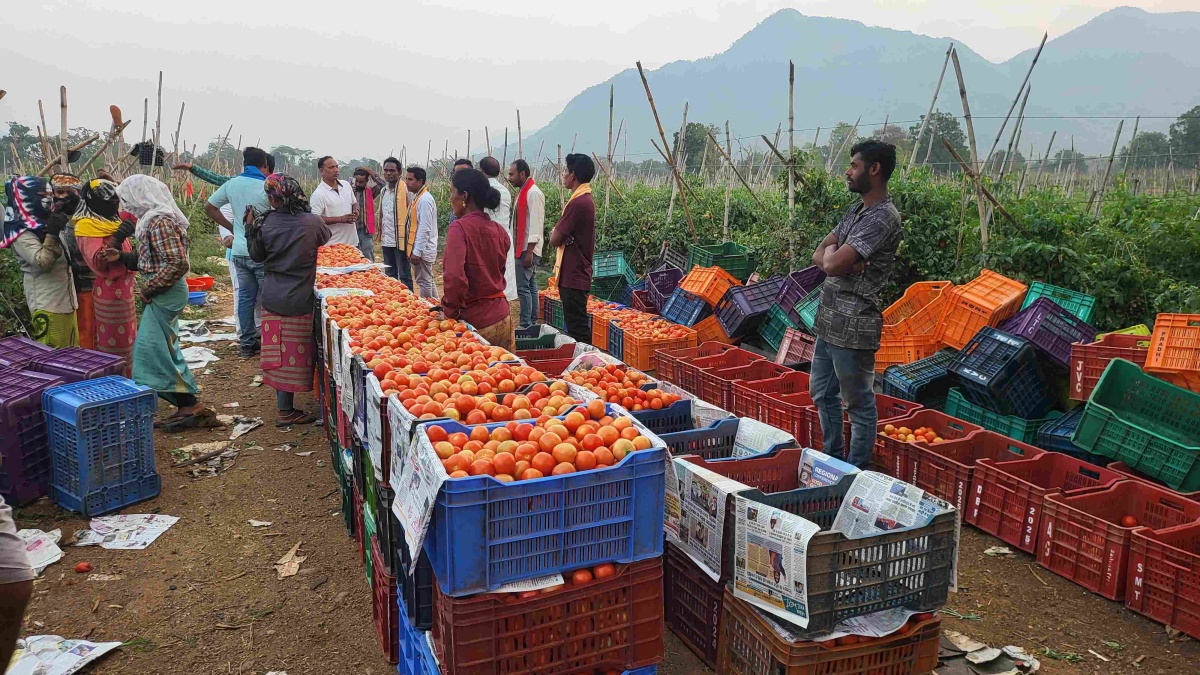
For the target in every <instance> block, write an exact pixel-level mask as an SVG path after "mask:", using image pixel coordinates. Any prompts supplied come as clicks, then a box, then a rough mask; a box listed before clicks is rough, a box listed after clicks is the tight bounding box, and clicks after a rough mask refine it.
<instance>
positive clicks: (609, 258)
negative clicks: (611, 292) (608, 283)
mask: <svg viewBox="0 0 1200 675" xmlns="http://www.w3.org/2000/svg"><path fill="white" fill-rule="evenodd" d="M609 277H619V278H621V279H623V280H624V281H625V284H626V285H628V284H632V283H633V282H634V280H636V279H637V273H635V272H634V271H633V268H632V267H630V265H629V263H628V262H626V261H625V252H624V251H597V252H596V254H595V255H594V256H592V279H593V280H595V279H604V278H609Z"/></svg>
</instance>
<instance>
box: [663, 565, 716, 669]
mask: <svg viewBox="0 0 1200 675" xmlns="http://www.w3.org/2000/svg"><path fill="white" fill-rule="evenodd" d="M663 593H664V596H665V597H664V600H665V602H666V608H665V616H664V619H665V621H666V625H667V628H670V629H671V631H672V632H673V633H675V635H676V636H677V637H678V638H679V640H680V641H681V642H683V644H685V645H687V647H688V649H691V650H692V653H694V654H695V655H696V656H697V657H698V658H699V659H700V660H701V661H703V662H704V663H705V665H707V666H708V667H709V668H715V667H716V665H717V644H718V643H719V642H720V638H721V614H722V613H723V612H722V603H723V601H724V599H725V585H724V584H722V583H720V582H718V581H713V579H712V577H710V576H709V575H708V574H706V573H705V572H704V571H703V570H701V569H700V568H699V567H698V566H697V565H696V563H695V562H693V561H692V559H691V558H689V557H688V555H687V554H686V553H684V552H683V551H680V550H679V549H678V548H676V547H675V545H674V544H671V543H669V542H668V543H667V548H666V555H665V556H664V560H663Z"/></svg>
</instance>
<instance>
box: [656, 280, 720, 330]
mask: <svg viewBox="0 0 1200 675" xmlns="http://www.w3.org/2000/svg"><path fill="white" fill-rule="evenodd" d="M658 313H659V315H660V316H662V318H664V319H667V320H668V321H673V322H675V323H677V324H679V325H681V326H694V325H696V324H697V323H698V322H700V320H701V319H704V318H706V317H709V316H712V308H711V307H709V306H708V303H706V302H705V300H704V298H702V297H700V296H698V295H695V294H693V293H689V292H687V291H685V290H684V289H683V288H676V289H675V290H674V291H672V292H671V296H670V297H668V298H667V301H666V302H665V303H664V304H663V306H662V308H661V309H660V310H659V312H658Z"/></svg>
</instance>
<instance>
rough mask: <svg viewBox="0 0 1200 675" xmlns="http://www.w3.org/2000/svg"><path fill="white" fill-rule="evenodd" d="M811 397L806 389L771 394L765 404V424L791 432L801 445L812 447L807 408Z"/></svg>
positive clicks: (810, 405) (809, 406)
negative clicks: (790, 392) (792, 392)
mask: <svg viewBox="0 0 1200 675" xmlns="http://www.w3.org/2000/svg"><path fill="white" fill-rule="evenodd" d="M811 407H812V397H811V396H809V394H808V392H807V391H801V392H797V393H795V394H782V395H777V396H772V397H771V398H770V400H769V402H768V405H767V419H766V422H767V424H770V425H771V426H773V427H775V428H777V429H783V430H784V431H786V432H788V433H789V434H791V435H792V436H793V437H794V438H795V439H796V442H797V443H799V444H800V445H802V446H806V447H809V448H811V447H813V445H812V438H811V436H812V427H811V422H810V421H809V415H808V412H809V410H808V409H809V408H811Z"/></svg>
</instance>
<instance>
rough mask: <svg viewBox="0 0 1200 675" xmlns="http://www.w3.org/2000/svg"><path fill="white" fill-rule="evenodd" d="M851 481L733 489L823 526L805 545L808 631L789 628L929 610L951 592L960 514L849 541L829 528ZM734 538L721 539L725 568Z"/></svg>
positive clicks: (812, 628)
mask: <svg viewBox="0 0 1200 675" xmlns="http://www.w3.org/2000/svg"><path fill="white" fill-rule="evenodd" d="M849 478H853V477H852V476H851V477H849ZM852 483H853V481H852V480H848V479H847V478H843V479H842V480H841V481H839V482H838V483H837V484H835V485H829V486H822V487H811V488H800V489H797V490H789V491H786V492H776V493H773V494H766V493H764V492H763V491H761V490H741V491H739V492H738V493H737V495H738V497H741V498H745V499H747V500H749V501H752V502H758V503H760V504H766V505H768V506H772V507H774V508H777V509H781V510H783V511H787V512H788V513H791V514H793V515H797V516H800V517H802V518H805V519H807V520H809V521H811V522H813V523H816V524H817V525H818V526H820V527H821V531H820V532H817V533H816V534H814V535H813V537H812V539H810V540H809V542H808V558H807V563H806V569H807V584H808V588H807V592H808V613H809V621H808V626H807V627H806V628H799V627H796V628H795V629H794V630H795V631H796V632H797V633H798V634H799V635H800V636H801V637H811V636H814V635H819V634H821V633H827V632H829V631H831V630H833V627H834V626H836V625H837V624H838V623H839V622H840V621H844V620H846V619H849V618H853V617H856V616H864V615H866V614H872V613H874V612H878V611H881V610H884V609H890V608H892V607H906V608H908V609H911V610H915V611H923V612H927V611H933V610H935V609H937V608H939V607H941V606H943V605H945V604H946V600H947V599H948V597H949V595H950V576H951V570H952V568H953V567H954V560H955V555H956V551H957V546H956V540H957V536H956V533H957V531H958V529H959V524H958V514H956V513H953V512H951V511H945V512H943V513H939V514H937V515H935V516H933V517H932V518H931V519H930V520H929V522H927V523H926V524H924V525H918V526H913V527H909V528H905V529H901V530H893V531H890V532H886V533H882V534H876V535H873V536H868V537H862V538H859V539H850V538H848V537H846V536H845V535H844V534H842V533H841V532H837V531H834V530H830V529H828V528H829V527H830V526H831V525H832V523H833V519H834V517H835V516H836V515H837V511H838V508H839V507H840V506H841V501H842V499H844V498H845V495H846V493H847V492H848V491H849V489H850V485H851V484H852ZM732 539H733V538H732V537H730V538H727V539H726V542H725V547H726V555H725V556H724V558H725V560H726V561H727V562H728V564H729V565H731V566H732V564H733V546H734V542H733V541H731V540H732Z"/></svg>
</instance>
